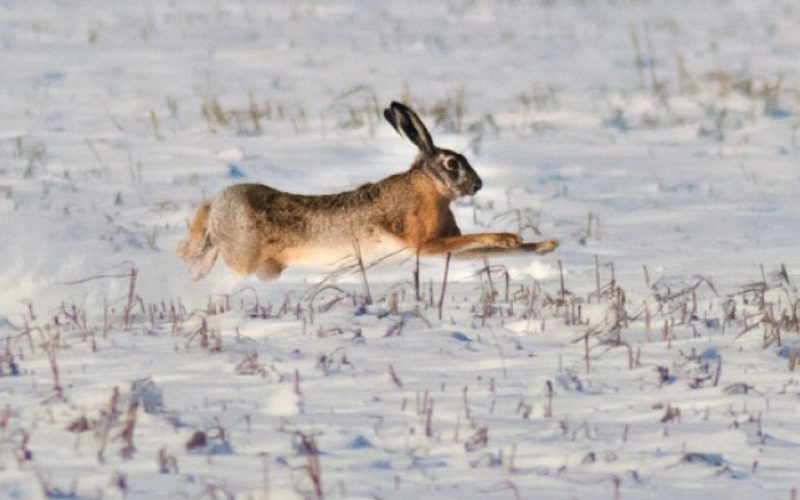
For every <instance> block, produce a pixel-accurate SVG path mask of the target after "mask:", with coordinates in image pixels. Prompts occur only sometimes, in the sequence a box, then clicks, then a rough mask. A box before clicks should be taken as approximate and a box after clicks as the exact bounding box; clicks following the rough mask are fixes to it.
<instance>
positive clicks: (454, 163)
mask: <svg viewBox="0 0 800 500" xmlns="http://www.w3.org/2000/svg"><path fill="white" fill-rule="evenodd" d="M444 168H446V169H447V170H450V171H451V172H452V171H453V170H455V169H457V168H458V160H456V159H455V158H452V157H450V158H448V159H446V160H445V161H444Z"/></svg>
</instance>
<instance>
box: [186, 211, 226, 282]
mask: <svg viewBox="0 0 800 500" xmlns="http://www.w3.org/2000/svg"><path fill="white" fill-rule="evenodd" d="M210 212H211V201H205V202H203V204H202V205H200V208H198V209H197V212H195V214H194V218H193V219H192V222H191V224H189V232H188V233H187V234H186V236H184V237H183V239H181V241H180V242H179V243H178V257H180V258H182V259H183V260H185V261H186V262H188V263H189V265H190V266H191V269H192V275H193V278H194V279H195V280H199V279H201V278H203V277H204V276H205V275H206V274H208V272H209V271H211V268H212V267H214V262H216V260H217V255H219V247H217V246H216V245H215V244H214V242H213V240H212V239H211V233H210V231H209V227H208V215H209V213H210Z"/></svg>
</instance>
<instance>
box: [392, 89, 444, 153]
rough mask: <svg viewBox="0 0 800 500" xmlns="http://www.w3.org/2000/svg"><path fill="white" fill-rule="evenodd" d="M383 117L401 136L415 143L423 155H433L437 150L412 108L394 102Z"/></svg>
mask: <svg viewBox="0 0 800 500" xmlns="http://www.w3.org/2000/svg"><path fill="white" fill-rule="evenodd" d="M383 117H384V118H386V121H388V122H389V124H390V125H391V126H392V127H394V129H395V130H396V131H397V132H398V133H399V134H400V135H403V136H405V137H406V138H407V139H408V140H409V141H411V142H413V143H414V144H415V145H416V146H417V147H418V148H419V150H420V151H421V152H422V153H424V154H426V155H432V154H433V152H434V150H435V148H434V146H433V139H432V138H431V134H430V133H429V132H428V129H427V128H426V127H425V124H424V123H422V120H420V118H419V116H417V114H416V113H415V112H414V111H413V110H412V109H411V108H409V107H408V106H406V105H404V104H400V103H399V102H392V104H391V106H389V107H388V108H386V109H385V110H383Z"/></svg>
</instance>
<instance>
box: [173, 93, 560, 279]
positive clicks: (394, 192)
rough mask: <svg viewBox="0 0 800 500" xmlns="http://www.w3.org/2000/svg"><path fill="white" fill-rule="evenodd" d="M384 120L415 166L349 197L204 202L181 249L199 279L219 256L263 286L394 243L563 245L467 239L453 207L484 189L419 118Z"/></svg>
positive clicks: (541, 248) (508, 237) (486, 250)
mask: <svg viewBox="0 0 800 500" xmlns="http://www.w3.org/2000/svg"><path fill="white" fill-rule="evenodd" d="M383 115H384V117H385V118H386V121H388V122H389V124H390V125H391V126H392V127H394V129H395V130H396V131H397V132H398V133H399V134H400V135H402V136H405V137H406V138H407V139H408V140H409V141H411V142H412V143H414V144H415V145H416V146H417V148H418V149H419V154H418V155H417V157H416V159H415V160H414V162H413V163H412V164H411V167H410V168H409V169H408V170H407V171H405V172H402V173H399V174H394V175H391V176H389V177H387V178H385V179H383V180H381V181H378V182H376V183H374V184H373V183H369V184H365V185H363V186H361V187H358V188H356V189H354V190H352V191H345V192H342V193H337V194H327V195H319V196H307V195H299V194H292V193H286V192H283V191H278V190H276V189H273V188H271V187H269V186H265V185H262V184H236V185H233V186H229V187H227V188H225V189H224V190H223V191H222V192H221V193H220V194H219V195H218V196H217V197H216V198H214V199H213V200H210V201H206V202H204V203H203V204H202V205H201V206H200V208H199V209H198V210H197V212H196V214H195V216H194V219H193V220H192V222H191V223H190V225H189V231H188V234H187V235H186V236H185V237H184V238H183V239H182V240H181V242H180V243H179V244H178V255H179V256H180V257H181V258H183V259H184V260H186V261H187V262H188V263H189V264H190V265H191V269H192V271H193V274H194V277H195V279H200V278H202V277H204V276H205V275H206V274H207V273H208V272H209V271H210V270H211V268H212V267H213V265H214V262H215V261H216V259H217V256H218V255H219V254H220V253H221V254H222V258H223V260H224V261H225V264H226V265H227V266H228V267H229V268H230V269H231V270H233V271H234V272H236V273H238V274H241V275H247V274H256V275H257V276H258V277H259V278H260V279H262V280H272V279H276V278H277V277H278V276H280V274H281V272H282V271H283V269H284V268H285V267H286V266H287V265H289V264H291V263H294V262H303V261H307V260H308V259H309V258H310V257H311V256H312V255H313V254H315V253H317V254H320V253H325V254H329V253H330V254H332V253H335V252H334V251H335V250H338V251H340V250H342V249H344V250H346V251H348V252H349V253H350V254H353V253H354V249H358V251H360V249H364V250H369V249H373V248H375V247H378V246H379V245H381V244H382V243H387V242H388V243H392V244H394V245H395V246H397V247H400V248H405V249H409V250H411V251H413V252H416V253H417V254H419V255H445V254H448V253H451V254H452V256H453V257H455V258H459V257H460V258H476V257H478V258H479V257H483V256H485V255H493V254H506V253H523V252H525V253H527V252H533V253H537V254H545V253H548V252H551V251H553V250H554V249H555V248H556V247H557V246H558V240H554V239H550V240H545V241H540V242H536V243H522V240H521V238H520V237H519V236H518V235H516V234H512V233H475V234H461V231H460V230H459V228H458V226H457V225H456V221H455V218H454V217H453V213H452V212H451V211H450V203H451V202H452V201H453V200H455V199H456V198H458V197H460V196H466V195H473V194H475V193H476V192H478V190H480V189H481V186H482V185H483V182H482V181H481V178H480V177H478V174H477V173H476V172H475V170H474V169H473V168H472V166H471V165H470V164H469V162H468V161H467V159H466V158H465V157H464V156H462V155H460V154H458V153H456V152H454V151H451V150H449V149H443V148H439V147H436V146H434V144H433V140H432V139H431V135H430V133H429V132H428V130H427V128H426V127H425V125H424V124H423V123H422V120H420V118H419V116H417V114H416V113H415V112H414V111H412V110H411V109H410V108H408V107H407V106H405V105H403V104H400V103H398V102H392V104H391V105H390V107H389V108H387V109H386V110H384V112H383Z"/></svg>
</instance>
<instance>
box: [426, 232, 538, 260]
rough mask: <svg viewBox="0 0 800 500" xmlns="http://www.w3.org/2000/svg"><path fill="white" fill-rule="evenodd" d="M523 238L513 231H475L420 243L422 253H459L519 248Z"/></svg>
mask: <svg viewBox="0 0 800 500" xmlns="http://www.w3.org/2000/svg"><path fill="white" fill-rule="evenodd" d="M521 244H522V238H520V237H519V236H517V235H516V234H512V233H473V234H462V235H458V236H444V237H440V238H436V239H433V240H429V241H423V242H421V243H420V245H419V253H420V254H422V255H440V254H445V253H454V254H458V253H459V252H465V251H470V250H478V249H504V250H505V249H511V248H518V247H519V246H520V245H521Z"/></svg>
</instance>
